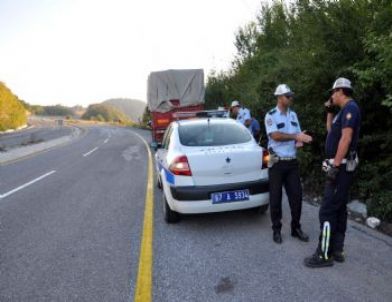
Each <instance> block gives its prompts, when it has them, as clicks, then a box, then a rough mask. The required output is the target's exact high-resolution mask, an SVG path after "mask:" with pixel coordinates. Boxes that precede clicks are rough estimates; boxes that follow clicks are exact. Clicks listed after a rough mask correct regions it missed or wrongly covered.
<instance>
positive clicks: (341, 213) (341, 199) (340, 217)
mask: <svg viewBox="0 0 392 302" xmlns="http://www.w3.org/2000/svg"><path fill="white" fill-rule="evenodd" d="M352 179H353V172H347V171H346V165H345V164H344V165H341V167H340V169H339V173H338V174H337V176H336V179H335V180H334V181H331V180H327V181H326V182H325V188H324V198H323V201H322V204H321V207H320V212H319V219H320V229H321V233H320V240H319V250H321V241H322V236H323V227H324V224H325V222H329V225H330V238H329V250H328V251H327V252H328V254H331V253H333V252H334V251H335V252H342V251H343V247H344V238H345V234H346V229H347V202H348V198H349V189H350V186H351V183H352Z"/></svg>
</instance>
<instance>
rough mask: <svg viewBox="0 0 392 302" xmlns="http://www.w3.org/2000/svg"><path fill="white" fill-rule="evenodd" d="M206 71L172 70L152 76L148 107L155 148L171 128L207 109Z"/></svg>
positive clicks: (149, 82) (150, 77)
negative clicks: (177, 122) (172, 125)
mask: <svg viewBox="0 0 392 302" xmlns="http://www.w3.org/2000/svg"><path fill="white" fill-rule="evenodd" d="M204 94H205V87H204V72H203V69H169V70H162V71H154V72H151V73H150V75H149V76H148V80H147V105H148V109H149V110H150V112H151V124H150V125H151V129H152V132H151V133H152V146H156V145H158V144H160V143H161V142H162V138H163V134H164V132H165V130H166V128H167V127H168V126H169V124H170V123H171V122H172V121H174V120H176V119H184V118H190V117H193V116H194V113H196V112H198V111H201V110H203V109H204Z"/></svg>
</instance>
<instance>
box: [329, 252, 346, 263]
mask: <svg viewBox="0 0 392 302" xmlns="http://www.w3.org/2000/svg"><path fill="white" fill-rule="evenodd" d="M332 257H333V260H335V261H336V262H340V263H343V262H344V261H345V260H346V256H345V255H344V252H343V251H340V252H333V253H332Z"/></svg>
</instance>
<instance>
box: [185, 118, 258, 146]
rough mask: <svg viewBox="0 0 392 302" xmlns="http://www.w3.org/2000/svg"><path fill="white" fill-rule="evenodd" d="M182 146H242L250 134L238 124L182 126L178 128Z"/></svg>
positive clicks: (250, 137)
mask: <svg viewBox="0 0 392 302" xmlns="http://www.w3.org/2000/svg"><path fill="white" fill-rule="evenodd" d="M178 133H179V137H180V142H181V144H182V145H184V146H224V145H232V144H242V143H246V142H249V141H250V140H251V139H252V136H251V135H250V132H249V131H248V130H247V129H246V128H244V127H242V126H241V125H240V124H222V123H215V124H214V123H212V122H207V121H206V122H205V123H198V124H188V125H187V124H183V125H180V127H179V128H178Z"/></svg>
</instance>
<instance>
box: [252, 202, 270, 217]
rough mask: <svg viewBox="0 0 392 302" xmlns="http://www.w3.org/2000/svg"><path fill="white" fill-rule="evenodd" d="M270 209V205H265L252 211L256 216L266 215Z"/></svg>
mask: <svg viewBox="0 0 392 302" xmlns="http://www.w3.org/2000/svg"><path fill="white" fill-rule="evenodd" d="M268 208H269V204H265V205H262V206H259V207H256V208H252V209H251V211H252V212H253V213H255V214H260V215H263V214H265V212H267V210H268Z"/></svg>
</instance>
